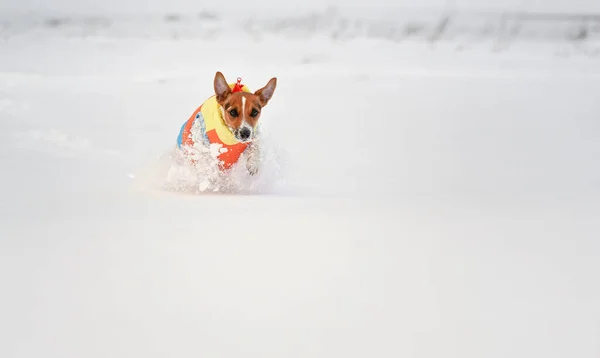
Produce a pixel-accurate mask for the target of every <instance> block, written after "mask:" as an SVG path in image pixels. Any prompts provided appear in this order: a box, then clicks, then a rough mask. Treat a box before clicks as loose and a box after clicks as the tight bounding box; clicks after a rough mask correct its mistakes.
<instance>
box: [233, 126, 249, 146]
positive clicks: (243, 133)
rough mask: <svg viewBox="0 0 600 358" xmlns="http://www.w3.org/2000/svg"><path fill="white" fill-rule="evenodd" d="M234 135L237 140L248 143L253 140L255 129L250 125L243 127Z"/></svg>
mask: <svg viewBox="0 0 600 358" xmlns="http://www.w3.org/2000/svg"><path fill="white" fill-rule="evenodd" d="M233 134H234V135H235V138H236V139H237V140H239V141H240V142H242V143H246V142H249V141H251V140H252V134H253V129H252V127H250V126H248V125H242V126H241V127H240V128H238V129H237V130H236V131H235V132H234V133H233Z"/></svg>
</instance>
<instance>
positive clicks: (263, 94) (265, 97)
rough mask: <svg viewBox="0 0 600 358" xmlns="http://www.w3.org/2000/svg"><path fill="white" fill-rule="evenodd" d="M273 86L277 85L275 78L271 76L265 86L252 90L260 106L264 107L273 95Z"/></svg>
mask: <svg viewBox="0 0 600 358" xmlns="http://www.w3.org/2000/svg"><path fill="white" fill-rule="evenodd" d="M275 87H277V78H276V77H273V78H271V80H270V81H269V83H267V85H266V86H264V87H263V88H261V89H259V90H258V91H256V92H254V94H255V95H257V96H258V99H259V100H260V105H261V106H263V107H264V106H266V105H267V103H269V100H270V99H271V97H273V93H274V92H275Z"/></svg>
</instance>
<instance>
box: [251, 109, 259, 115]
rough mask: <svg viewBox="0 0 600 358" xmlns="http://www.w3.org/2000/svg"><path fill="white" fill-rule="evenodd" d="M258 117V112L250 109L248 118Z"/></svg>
mask: <svg viewBox="0 0 600 358" xmlns="http://www.w3.org/2000/svg"><path fill="white" fill-rule="evenodd" d="M256 116H258V111H257V110H256V109H254V108H253V109H252V112H250V117H256Z"/></svg>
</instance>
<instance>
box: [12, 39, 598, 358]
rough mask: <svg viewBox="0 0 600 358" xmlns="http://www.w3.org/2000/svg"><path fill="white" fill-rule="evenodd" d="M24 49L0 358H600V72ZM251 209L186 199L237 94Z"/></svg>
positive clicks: (420, 53)
mask: <svg viewBox="0 0 600 358" xmlns="http://www.w3.org/2000/svg"><path fill="white" fill-rule="evenodd" d="M249 38H250V37H249V36H247V35H245V34H237V33H227V35H226V36H221V37H220V38H219V39H218V40H211V39H203V38H196V39H179V40H171V39H168V38H155V37H150V38H131V37H127V38H125V37H123V38H121V37H119V36H109V37H102V36H91V37H85V38H81V37H80V36H74V37H70V36H67V35H59V36H57V35H56V33H52V34H45V33H44V32H43V31H41V32H39V33H35V34H30V35H28V36H15V37H7V38H5V39H4V40H2V42H0V168H2V175H1V176H0V198H2V200H1V201H0V213H1V216H0V283H1V287H2V291H1V294H0V317H1V318H0V337H1V338H0V342H1V344H0V356H1V357H7V358H21V357H47V358H53V357H57V358H58V357H61V358H75V357H78V358H79V357H85V358H96V357H124V358H125V357H127V358H130V357H215V358H216V357H365V356H370V357H375V356H377V357H384V356H385V357H387V356H406V357H461V358H467V357H473V358H474V357H488V358H489V357H527V358H529V357H590V358H591V357H598V356H599V355H600V339H599V338H598V337H600V308H599V307H600V306H599V305H598V302H600V283H598V272H600V264H599V263H598V262H599V261H598V257H599V255H600V241H598V237H600V220H599V217H600V204H599V202H600V169H599V168H598V165H597V163H598V159H599V158H600V141H599V140H598V138H599V136H600V121H599V114H600V102H599V101H598V93H600V64H599V62H598V60H597V58H595V57H589V56H585V55H583V54H581V53H580V52H579V51H577V50H576V49H574V48H573V47H571V45H569V44H564V43H538V42H535V43H534V42H532V43H520V44H515V45H514V46H512V47H511V48H510V49H508V50H506V51H503V52H494V51H493V50H494V46H493V45H492V44H489V43H483V44H481V43H479V44H478V46H476V47H474V48H471V47H469V48H466V49H465V48H461V47H457V46H456V44H455V43H454V44H453V43H451V42H449V43H445V44H443V43H440V44H431V43H422V42H419V41H415V42H407V43H394V42H389V41H383V40H381V39H374V38H359V39H353V40H347V41H335V40H332V39H331V38H330V37H329V36H322V37H321V36H318V35H317V36H313V37H310V38H300V39H294V38H291V37H287V36H280V37H277V36H265V37H262V38H261V40H260V41H250V40H249ZM217 70H221V71H223V73H224V74H225V75H226V76H227V77H228V78H231V79H234V78H235V77H237V76H241V77H243V79H244V82H245V83H246V84H248V85H249V86H250V87H251V88H258V87H259V86H262V85H263V84H265V83H266V82H267V81H268V79H269V78H270V77H272V76H277V77H278V79H279V85H278V88H277V91H276V93H275V96H274V98H273V100H272V102H271V103H270V104H269V106H268V107H267V108H265V111H264V114H263V117H262V120H263V124H264V126H265V129H266V130H267V131H268V133H269V135H270V139H271V141H270V146H269V149H270V151H271V153H272V154H273V157H272V158H273V159H272V160H271V161H270V162H269V163H267V166H266V167H265V171H264V172H263V173H261V175H262V176H261V177H259V178H257V179H255V180H259V181H261V183H267V184H268V185H266V189H267V190H266V191H265V192H262V193H260V194H252V195H219V194H208V195H206V194H205V195H192V194H185V193H172V192H164V191H160V190H156V189H153V188H152V187H150V186H149V185H150V184H153V183H155V182H156V180H158V179H160V177H158V176H157V173H160V169H162V167H161V163H160V161H159V160H158V159H157V157H159V156H161V155H163V154H164V153H165V152H166V151H168V150H169V149H170V148H172V146H173V145H174V144H175V138H176V136H177V132H178V130H179V127H180V126H181V124H182V123H183V121H185V119H187V118H188V116H189V115H190V113H191V112H192V111H193V110H194V109H195V108H196V106H197V105H198V104H199V103H200V102H201V101H202V100H203V99H204V98H205V97H206V96H207V95H210V91H211V88H212V83H211V81H212V78H213V76H214V73H215V71H217Z"/></svg>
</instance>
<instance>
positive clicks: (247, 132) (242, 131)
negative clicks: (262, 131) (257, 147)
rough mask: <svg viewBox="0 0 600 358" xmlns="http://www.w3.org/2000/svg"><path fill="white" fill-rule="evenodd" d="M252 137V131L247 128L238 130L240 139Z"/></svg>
mask: <svg viewBox="0 0 600 358" xmlns="http://www.w3.org/2000/svg"><path fill="white" fill-rule="evenodd" d="M250 135H252V131H251V130H250V128H248V127H243V128H242V129H240V139H242V140H247V139H248V138H250Z"/></svg>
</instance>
